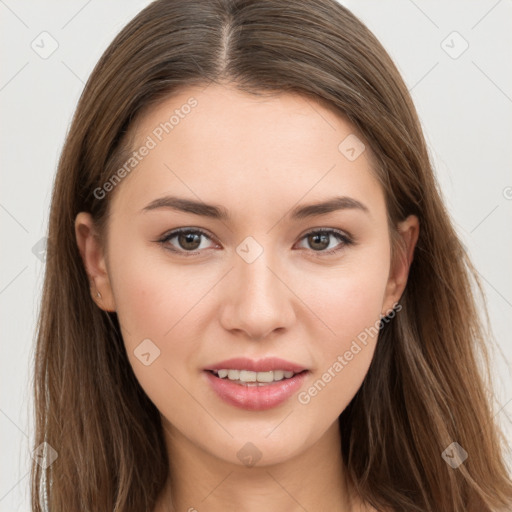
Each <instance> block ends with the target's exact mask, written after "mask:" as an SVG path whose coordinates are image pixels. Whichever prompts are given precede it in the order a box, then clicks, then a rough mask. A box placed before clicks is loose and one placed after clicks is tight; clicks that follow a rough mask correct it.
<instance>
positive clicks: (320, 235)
mask: <svg viewBox="0 0 512 512" xmlns="http://www.w3.org/2000/svg"><path fill="white" fill-rule="evenodd" d="M333 239H337V240H338V243H337V244H336V243H334V244H333V245H331V241H332V240H333ZM302 240H306V243H307V246H308V247H305V248H306V249H311V250H312V251H313V252H317V253H320V255H324V254H332V253H335V252H338V251H340V250H341V249H343V248H344V247H346V246H348V245H351V244H353V243H354V242H353V240H352V239H351V238H350V237H349V236H347V235H346V234H344V233H343V232H341V231H338V230H335V229H323V230H317V231H310V232H309V233H306V234H305V235H304V236H303V237H302ZM326 249H329V250H326Z"/></svg>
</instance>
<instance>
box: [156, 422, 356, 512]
mask: <svg viewBox="0 0 512 512" xmlns="http://www.w3.org/2000/svg"><path fill="white" fill-rule="evenodd" d="M162 421H163V423H164V427H165V428H164V431H165V434H166V444H167V449H168V453H169V463H170V478H169V480H168V484H167V486H166V487H165V489H164V490H163V491H162V493H161V495H160V497H159V500H158V503H157V507H156V508H155V512H176V511H178V510H179V511H182V510H183V511H188V512H202V511H208V512H217V511H218V512H221V511H225V510H226V506H227V504H229V507H230V508H232V509H236V510H243V511H244V512H256V511H261V510H266V511H269V512H274V511H275V512H278V511H279V512H281V511H283V510H286V511H288V512H296V511H297V512H299V511H300V512H303V511H304V510H331V511H333V512H338V511H339V512H342V511H343V512H352V511H354V512H355V511H356V510H360V509H359V508H355V504H354V499H353V497H352V496H350V494H349V486H348V485H347V479H346V477H345V472H344V464H343V460H342V457H341V440H340V433H339V428H338V423H337V422H335V423H334V424H333V425H331V427H330V428H329V429H328V430H327V431H326V433H325V434H324V435H323V436H322V438H320V439H319V441H318V442H317V443H316V444H314V445H312V446H311V447H310V448H308V449H307V450H306V451H304V452H301V453H300V454H298V455H296V456H294V457H291V458H289V459H287V460H285V461H284V462H281V463H279V464H272V465H265V466H260V465H258V464H256V465H254V466H252V467H247V466H244V465H243V464H241V463H240V464H233V463H231V462H229V461H225V460H221V459H219V458H217V457H215V456H213V455H212V454H210V453H209V452H207V451H205V450H204V449H203V448H201V447H200V446H197V445H195V444H193V443H191V442H190V441H189V440H188V439H187V438H186V437H184V436H183V435H182V434H181V433H180V432H179V431H177V430H176V429H175V428H174V427H173V426H172V425H170V424H169V423H166V420H165V419H164V418H162Z"/></svg>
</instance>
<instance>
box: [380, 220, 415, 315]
mask: <svg viewBox="0 0 512 512" xmlns="http://www.w3.org/2000/svg"><path fill="white" fill-rule="evenodd" d="M397 231H398V243H397V247H396V251H395V254H394V258H393V261H392V262H391V268H390V272H389V278H388V282H387V285H386V292H385V296H384V303H383V311H382V314H383V315H387V314H389V312H390V310H391V309H392V308H393V306H394V305H395V304H396V303H397V302H398V301H399V300H400V297H401V296H402V294H403V292H404V290H405V285H406V284H407V278H408V277H409V268H410V266H411V263H412V260H413V257H414V248H415V247H416V242H417V241H418V236H419V233H420V226H419V220H418V217H416V216H415V215H409V217H407V218H406V219H405V220H404V221H402V222H400V223H399V224H398V225H397Z"/></svg>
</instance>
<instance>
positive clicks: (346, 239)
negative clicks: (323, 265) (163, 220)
mask: <svg viewBox="0 0 512 512" xmlns="http://www.w3.org/2000/svg"><path fill="white" fill-rule="evenodd" d="M180 234H200V235H202V236H204V237H205V238H208V239H209V240H211V237H210V236H209V235H208V233H206V232H205V231H203V230H202V229H199V228H194V229H192V228H179V229H175V230H174V231H171V232H170V233H167V234H165V235H164V236H163V237H162V238H160V239H159V240H157V242H158V243H160V244H161V245H162V246H163V247H164V248H165V249H166V250H168V251H171V252H173V253H174V254H178V255H180V256H185V257H190V256H196V255H197V254H199V252H200V251H196V252H192V251H182V250H177V249H174V248H170V247H169V246H168V245H167V244H168V242H169V240H171V239H173V238H175V237H176V236H178V235H180ZM318 234H329V235H334V236H335V237H336V238H338V240H339V241H340V242H342V243H341V246H340V247H337V248H335V249H330V250H328V251H314V250H311V252H313V253H314V254H315V256H316V257H322V256H325V255H331V254H335V253H337V252H338V251H341V250H342V249H343V248H344V247H347V246H350V245H353V244H354V241H353V239H352V238H351V237H350V236H348V235H347V234H345V233H343V232H342V231H339V230H337V229H332V228H329V229H317V230H312V231H309V232H308V233H305V234H304V235H303V236H302V237H301V239H300V240H303V239H304V238H307V237H308V236H310V235H318Z"/></svg>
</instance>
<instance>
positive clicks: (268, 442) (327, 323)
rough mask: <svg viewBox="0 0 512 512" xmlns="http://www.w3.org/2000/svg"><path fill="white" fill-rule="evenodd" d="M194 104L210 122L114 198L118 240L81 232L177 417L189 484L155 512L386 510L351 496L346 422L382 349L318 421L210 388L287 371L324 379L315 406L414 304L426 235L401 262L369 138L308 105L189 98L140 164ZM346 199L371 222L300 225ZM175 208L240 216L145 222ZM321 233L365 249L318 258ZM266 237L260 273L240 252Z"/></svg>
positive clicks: (84, 250) (172, 143)
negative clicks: (217, 208) (347, 142)
mask: <svg viewBox="0 0 512 512" xmlns="http://www.w3.org/2000/svg"><path fill="white" fill-rule="evenodd" d="M192 96H193V97H194V98H196V99H197V101H198V104H197V106H196V107H195V108H193V109H192V111H191V113H190V114H189V115H187V116H185V117H184V118H183V119H180V122H179V124H178V125H176V126H175V127H174V129H173V130H172V131H170V133H169V134H165V136H164V137H163V139H162V141H161V142H159V143H158V145H157V146H156V147H155V148H154V149H152V150H151V151H150V152H149V154H148V155H147V156H146V157H145V158H144V159H143V160H142V161H141V162H140V163H139V164H138V166H137V167H136V170H134V171H132V172H131V174H129V176H127V177H126V178H125V179H124V180H123V181H122V183H121V184H119V185H117V188H116V190H115V191H114V192H110V193H111V194H112V197H108V198H107V199H106V200H111V201H112V203H111V205H110V207H111V216H110V219H109V222H108V232H107V235H106V237H105V239H103V240H101V239H100V237H99V236H98V235H97V231H96V229H95V226H94V222H93V220H92V218H91V216H90V215H89V214H88V213H87V212H81V213H80V214H79V215H78V216H77V218H76V222H75V228H76V236H77V243H78V247H79V249H80V252H81V254H82V258H83V260H84V265H85V267H86V270H87V272H88V274H89V276H90V279H91V295H92V297H93V300H95V301H96V303H97V305H98V306H99V307H100V308H102V309H104V310H106V311H116V312H117V315H118V317H119V320H120V324H121V326H122V334H123V338H124V342H125V346H126V349H127V353H128V356H129V359H130V363H131V365H132V367H133V371H134V373H135V375H136V377H137V379H138V380H139V382H140V384H141V386H142V387H143V389H144V390H145V392H146V393H147V394H148V396H149V397H150V398H151V400H152V401H153V402H154V403H155V405H156V406H157V407H158V409H159V411H160V413H161V416H162V420H163V424H164V427H165V435H166V443H167V448H168V453H169V460H170V463H171V479H170V480H169V485H168V486H167V487H166V489H165V490H164V492H162V494H161V496H160V499H159V502H158V504H157V507H156V508H155V512H167V511H170V510H180V511H181V510H183V511H186V510H190V512H192V511H193V510H198V511H199V512H202V511H208V512H216V511H221V510H222V511H225V510H244V511H246V512H253V511H260V510H267V511H283V510H286V511H298V510H301V511H302V510H304V509H306V510H333V511H344V512H347V511H349V512H355V511H362V510H372V509H371V508H369V507H368V508H364V507H363V505H362V503H361V502H360V501H359V500H358V499H357V498H356V497H355V495H354V493H353V491H352V486H351V485H349V483H348V482H346V481H345V480H346V478H345V472H344V467H343V463H342V459H341V448H340V436H339V431H338V422H337V420H338V416H339V415H340V413H341V412H342V411H343V410H344V409H345V407H346V406H347V404H348V403H349V402H350V400H351V399H352V397H353V396H354V394H355V393H356V391H357V390H358V388H359V387H360V385H361V383H362V381H363V379H364V377H365V375H366V373H367V370H368V367H369V365H370V362H371V359H372V357H373V353H374V349H375V343H376V337H375V336H374V337H373V338H372V337H370V338H369V339H368V341H367V345H366V346H364V347H363V348H362V350H361V351H360V352H358V353H357V355H355V356H354V357H353V359H352V360H351V361H349V362H348V364H347V365H346V366H344V368H343V370H342V371H341V372H339V373H337V374H336V377H335V378H333V379H331V381H330V382H329V383H328V384H327V385H326V386H325V387H324V388H323V389H322V390H321V392H319V393H318V394H317V395H316V396H314V397H312V398H311V400H310V402H309V403H307V404H301V403H299V401H298V399H297V396H293V397H291V398H290V399H289V400H287V401H286V402H285V403H283V404H282V405H280V406H278V407H275V408H273V409H270V410H266V411H258V412H255V411H247V410H243V409H240V408H236V407H234V406H231V405H229V404H226V403H225V402H223V401H222V400H221V399H220V398H218V397H217V395H216V394H215V393H214V392H213V391H212V390H211V389H210V387H209V385H208V383H207V381H206V379H205V378H204V374H203V371H202V370H203V368H205V367H206V366H207V365H211V364H213V363H216V362H218V361H221V360H224V359H228V358H231V357H237V356H245V357H249V358H252V359H260V358H263V357H267V356H276V357H281V358H283V359H287V360H289V361H292V362H295V363H298V364H301V365H302V366H304V367H306V368H308V369H309V371H310V373H309V374H308V375H307V377H306V381H305V382H304V384H303V386H302V387H301V391H304V390H307V389H308V388H309V387H310V386H312V384H313V383H314V382H315V381H317V380H318V379H319V378H321V377H322V374H324V372H326V371H327V370H328V368H330V367H332V366H333V363H334V362H335V361H336V360H337V357H338V356H339V355H343V354H344V353H345V352H346V351H347V350H349V349H350V347H351V344H352V342H353V341H354V340H355V339H356V338H357V336H358V335H359V334H360V333H361V332H363V331H364V330H365V328H369V327H371V326H374V325H375V323H376V322H378V320H379V318H380V315H381V314H384V315H385V314H386V313H387V312H389V310H390V308H391V307H392V306H393V305H394V304H395V303H396V302H397V301H398V300H399V298H400V296H401V295H402V292H403V290H404V288H405V285H406V282H407V276H408V271H409V266H410V263H411V261H412V258H413V251H414V247H415V244H416V241H417V238H418V233H419V223H418V219H417V218H416V217H414V216H410V217H408V218H407V219H406V220H405V221H403V222H402V223H400V225H399V226H397V227H398V230H399V233H400V236H401V238H402V240H403V242H404V246H403V247H404V249H403V251H401V252H400V251H399V252H398V256H397V257H396V258H395V260H394V261H392V260H391V254H390V250H391V245H390V232H389V229H388V225H387V217H386V206H385V199H384V193H383V190H382V189H381V187H380V185H379V183H378V182H377V180H376V179H375V177H374V175H373V174H372V172H371V170H370V165H371V153H370V148H369V145H368V144H366V150H365V151H363V153H362V154H361V155H360V156H359V157H358V158H356V159H355V160H354V161H350V160H349V159H347V158H346V157H345V155H344V154H342V153H341V152H340V150H339V149H338V146H339V144H340V142H341V141H343V140H344V139H345V137H347V136H348V135H350V134H356V135H357V136H358V138H359V139H360V140H362V141H363V140H364V139H363V137H362V136H361V135H359V134H358V133H357V131H356V129H355V128H354V126H353V125H351V124H350V123H349V122H348V121H347V120H346V119H345V118H344V117H343V116H341V115H339V114H336V113H335V112H333V111H332V110H331V109H329V108H327V107H326V106H324V105H322V104H321V103H318V102H316V101H313V100H311V99H310V98H305V97H303V96H301V95H298V94H291V93H286V94H280V95H275V96H273V97H270V98H262V97H256V96H253V95H248V94H245V93H242V92H238V91H236V90H235V89H234V88H233V87H230V86H229V85H226V86H221V85H210V86H208V87H207V88H205V89H204V88H199V87H191V88H188V89H186V90H184V91H182V92H181V93H179V94H177V95H174V96H172V97H170V98H168V99H166V100H165V101H164V102H163V103H161V104H159V105H158V106H156V107H154V108H153V109H152V110H151V111H149V112H148V113H146V114H145V115H144V116H143V118H142V119H141V120H140V122H139V123H138V124H137V126H136V132H135V133H136V136H137V137H136V141H137V142H136V144H135V145H134V149H136V148H138V147H140V145H141V144H143V142H144V140H146V137H147V136H148V135H150V134H151V133H152V132H153V130H154V129H155V127H157V126H158V125H159V123H161V122H162V121H164V120H166V119H169V116H170V115H171V114H172V112H173V111H174V109H176V108H179V107H180V106H181V105H183V104H185V103H186V102H187V100H188V99H189V98H190V97H192ZM164 164H166V165H167V167H166V165H164ZM335 193H336V195H343V196H348V197H350V198H354V199H356V200H358V201H360V202H361V203H363V204H364V205H365V206H366V207H367V209H368V212H364V211H361V210H358V209H345V210H340V211H336V212H332V213H328V214H325V215H321V216H316V217H313V218H309V219H302V220H299V221H293V220H291V219H290V218H289V212H290V211H291V210H292V209H293V208H294V207H296V206H298V205H305V204H310V203H316V202H320V201H321V200H325V199H327V198H330V197H332V196H333V195H335ZM167 194H172V195H175V196H180V197H184V198H189V199H195V200H197V199H198V198H199V199H200V200H201V201H203V202H205V203H209V204H210V203H213V204H218V205H222V206H224V207H225V208H226V209H227V210H228V211H229V213H230V214H231V215H232V220H231V221H219V220H215V219H211V218H206V217H200V216H197V215H194V214H192V213H184V212H178V211H174V210H171V209H168V208H161V209H154V210H151V211H145V212H141V210H142V209H143V208H144V207H145V206H146V205H148V204H149V203H150V202H151V201H153V200H154V199H156V198H159V197H162V196H165V195H167ZM179 227H187V228H201V229H203V230H204V231H206V232H207V233H209V234H211V237H210V239H208V238H206V237H201V238H199V241H201V245H200V248H199V249H195V250H191V249H190V248H189V249H188V250H189V251H190V252H197V251H199V254H197V255H195V256H190V257H186V256H180V254H177V253H173V252H171V251H170V250H168V249H166V248H165V245H164V244H162V243H159V242H158V241H157V240H158V239H159V238H161V237H162V236H163V235H165V234H166V233H168V232H169V231H171V230H173V229H176V228H179ZM320 228H323V229H325V228H333V229H339V230H341V231H343V232H345V233H349V234H350V235H351V236H352V237H353V239H354V241H355V243H354V244H352V245H346V246H344V245H343V242H340V241H339V240H338V239H337V238H336V237H335V236H333V235H331V236H330V238H329V244H328V248H327V249H326V248H325V247H326V246H327V244H325V245H324V246H321V244H318V242H317V245H315V240H313V241H311V240H310V239H308V237H307V236H305V235H307V233H309V232H310V231H312V230H314V229H317V230H318V229H320ZM248 236H251V237H253V238H254V239H255V240H256V241H257V242H258V244H259V245H260V246H261V247H262V248H263V253H262V254H261V255H260V256H259V257H258V258H257V259H256V260H255V261H253V262H251V263H248V262H247V261H245V260H244V259H243V258H241V257H240V256H239V254H238V253H237V252H236V248H237V246H239V245H240V244H241V242H242V241H244V240H245V238H246V237H248ZM179 242H180V240H179V237H175V238H173V239H172V240H170V241H168V242H166V244H167V247H169V246H171V247H173V248H174V249H176V250H177V251H181V253H182V254H183V253H184V252H186V251H187V247H190V246H186V245H185V246H183V245H180V244H179ZM197 245H198V244H197ZM197 245H196V246H197ZM335 247H338V248H340V250H339V251H338V252H337V253H334V254H331V255H325V254H324V255H322V251H323V252H324V253H325V251H326V250H329V249H332V248H335ZM241 284H242V285H241ZM97 291H99V292H100V294H101V298H99V297H97ZM397 314H400V313H397ZM147 338H149V339H151V340H152V342H153V343H154V344H155V345H156V346H158V348H159V349H160V356H159V357H158V358H156V359H155V360H154V361H153V362H152V363H151V364H150V365H149V366H145V365H143V364H142V363H141V362H140V360H139V359H138V358H137V357H136V356H135V355H134V350H135V349H136V347H137V346H138V345H139V344H140V343H141V341H142V340H144V339H147ZM247 442H251V443H252V444H253V445H255V446H256V447H257V449H258V450H259V452H261V459H260V460H259V461H258V462H257V463H256V465H254V466H252V467H248V466H245V465H244V464H243V463H242V461H241V460H240V459H239V458H238V457H237V452H238V451H239V450H240V449H241V448H242V447H243V446H244V445H246V443H247ZM171 495H172V496H173V502H172V503H171V499H170V496H171ZM228 504H229V506H230V507H231V508H229V509H227V508H226V507H227V506H228ZM173 506H174V508H173Z"/></svg>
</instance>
